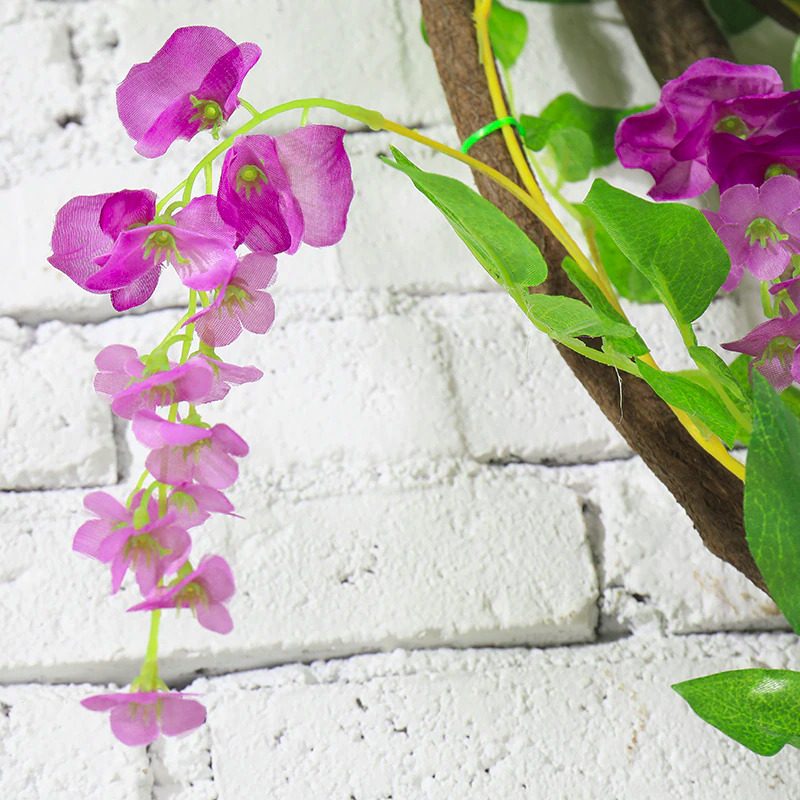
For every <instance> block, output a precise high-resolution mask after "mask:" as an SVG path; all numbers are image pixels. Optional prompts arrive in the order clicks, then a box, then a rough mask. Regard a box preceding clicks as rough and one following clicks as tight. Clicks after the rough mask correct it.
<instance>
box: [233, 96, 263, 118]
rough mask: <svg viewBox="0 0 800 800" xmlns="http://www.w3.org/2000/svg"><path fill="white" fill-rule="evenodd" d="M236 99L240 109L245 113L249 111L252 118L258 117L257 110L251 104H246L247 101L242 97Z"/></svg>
mask: <svg viewBox="0 0 800 800" xmlns="http://www.w3.org/2000/svg"><path fill="white" fill-rule="evenodd" d="M237 99H238V101H239V105H241V107H242V108H244V109H245V110H246V111H249V112H250V115H251V116H253V117H257V116H258V109H257V108H256V107H255V106H254V105H253V104H252V103H248V102H247V100H245V99H244V98H242V97H239V98H237Z"/></svg>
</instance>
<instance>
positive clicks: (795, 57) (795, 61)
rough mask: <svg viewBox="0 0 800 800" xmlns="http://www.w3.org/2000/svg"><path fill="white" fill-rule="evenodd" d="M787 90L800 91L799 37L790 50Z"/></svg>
mask: <svg viewBox="0 0 800 800" xmlns="http://www.w3.org/2000/svg"><path fill="white" fill-rule="evenodd" d="M789 88H790V89H800V36H798V37H797V40H796V41H795V43H794V47H793V48H792V71H791V75H790V77H789Z"/></svg>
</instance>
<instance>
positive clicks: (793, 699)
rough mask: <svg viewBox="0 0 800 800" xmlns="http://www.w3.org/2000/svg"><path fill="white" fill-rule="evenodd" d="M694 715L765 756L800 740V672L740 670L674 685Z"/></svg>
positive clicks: (796, 745) (795, 745) (798, 743)
mask: <svg viewBox="0 0 800 800" xmlns="http://www.w3.org/2000/svg"><path fill="white" fill-rule="evenodd" d="M672 688H673V689H674V690H675V691H676V692H677V693H678V694H679V695H680V696H681V697H682V698H683V699H684V700H685V701H686V702H687V703H688V704H689V705H690V706H691V708H692V711H694V713H695V714H697V715H698V716H699V717H701V718H702V719H704V720H705V721H706V722H708V723H709V724H710V725H713V726H714V727H715V728H718V729H719V730H721V731H722V732H723V733H724V734H725V735H726V736H730V737H731V739H734V740H735V741H737V742H739V744H743V745H744V746H745V747H747V748H748V749H749V750H752V751H753V752H754V753H758V755H760V756H774V755H775V753H777V752H778V751H779V750H780V749H781V748H782V747H783V746H784V745H786V744H790V745H792V746H793V747H798V745H800V673H798V672H792V671H790V670H786V669H738V670H732V671H731V672H718V673H716V674H715V675H706V676H705V677H703V678H693V679H692V680H689V681H683V682H682V683H676V684H674V685H673V687H672Z"/></svg>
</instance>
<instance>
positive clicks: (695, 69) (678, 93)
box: [616, 58, 786, 200]
mask: <svg viewBox="0 0 800 800" xmlns="http://www.w3.org/2000/svg"><path fill="white" fill-rule="evenodd" d="M782 89H783V83H782V81H781V78H780V76H779V75H778V73H777V72H776V71H775V70H774V69H773V68H772V67H768V66H763V65H741V64H733V63H730V62H728V61H722V60H720V59H716V58H704V59H701V60H700V61H697V62H695V63H694V64H692V65H691V66H690V67H689V68H688V69H687V70H686V71H685V72H684V73H683V74H682V75H679V76H678V77H677V78H675V79H674V80H671V81H669V82H668V83H666V84H665V86H664V88H663V89H662V92H661V97H660V99H659V101H658V103H657V104H656V106H655V107H654V108H652V109H650V110H649V111H644V112H642V113H641V114H633V115H632V116H630V117H627V118H626V119H624V120H623V121H622V122H621V123H620V126H619V128H618V129H617V135H616V150H617V155H618V156H619V160H620V162H621V163H622V164H623V166H626V167H631V168H639V169H644V170H646V171H647V172H649V173H650V174H651V175H652V176H653V178H654V179H655V185H654V186H653V188H652V189H651V190H650V191H649V192H648V194H649V195H650V196H651V197H652V198H653V199H655V200H677V199H681V198H685V197H695V196H696V195H698V194H702V193H703V192H704V191H706V190H707V189H709V188H710V187H711V185H712V184H713V182H714V181H713V179H712V177H711V175H710V174H709V170H708V149H709V140H710V138H711V137H712V136H713V135H714V133H715V132H726V133H729V134H733V135H734V136H740V135H741V136H749V135H750V134H751V133H752V132H753V131H754V130H756V129H758V128H760V127H762V126H763V125H765V124H767V121H768V120H769V119H770V118H771V116H772V115H774V114H776V113H779V111H780V110H781V109H782V108H783V107H784V105H785V102H786V101H785V100H783V99H777V100H773V98H772V97H767V96H768V95H774V94H776V93H780V92H781V91H782Z"/></svg>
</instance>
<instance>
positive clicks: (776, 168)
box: [764, 164, 797, 181]
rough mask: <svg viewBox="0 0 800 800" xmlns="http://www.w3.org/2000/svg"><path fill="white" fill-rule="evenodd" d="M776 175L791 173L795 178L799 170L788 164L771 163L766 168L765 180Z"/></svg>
mask: <svg viewBox="0 0 800 800" xmlns="http://www.w3.org/2000/svg"><path fill="white" fill-rule="evenodd" d="M776 175H791V176H792V177H793V178H796V177H797V172H796V171H795V170H793V169H792V168H791V167H787V166H786V164H770V165H769V166H768V167H767V168H766V170H764V180H765V181H767V180H769V179H770V178H774V177H775V176H776Z"/></svg>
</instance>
